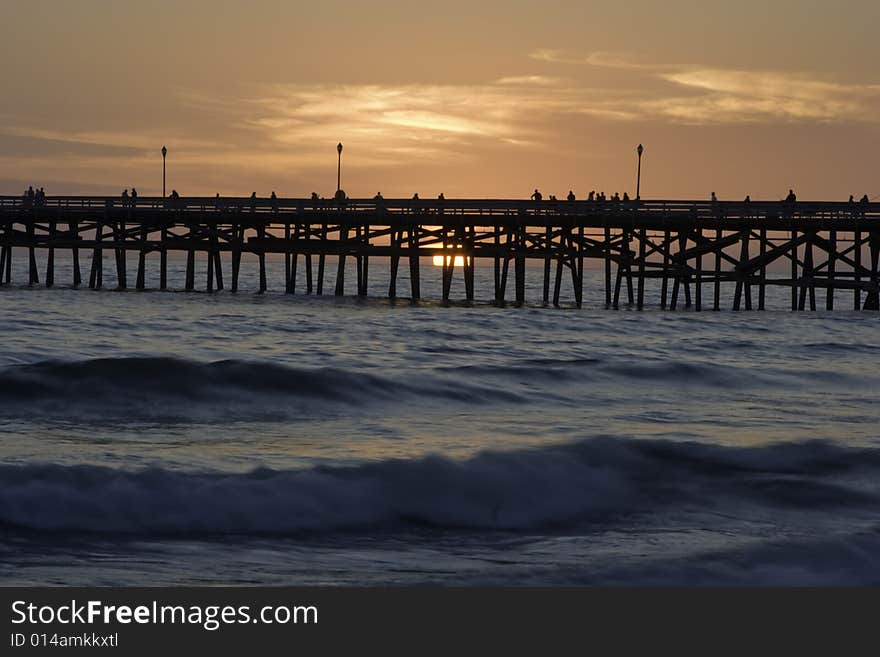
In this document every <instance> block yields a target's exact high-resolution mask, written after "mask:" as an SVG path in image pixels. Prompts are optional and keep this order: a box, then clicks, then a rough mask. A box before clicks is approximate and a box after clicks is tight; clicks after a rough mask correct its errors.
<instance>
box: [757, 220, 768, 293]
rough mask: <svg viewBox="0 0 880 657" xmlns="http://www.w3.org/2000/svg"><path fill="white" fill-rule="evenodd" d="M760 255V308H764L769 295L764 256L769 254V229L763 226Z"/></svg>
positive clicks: (760, 235)
mask: <svg viewBox="0 0 880 657" xmlns="http://www.w3.org/2000/svg"><path fill="white" fill-rule="evenodd" d="M758 242H759V244H758V251H759V253H758V255H759V257H760V258H761V263H762V264H761V267H760V268H759V269H758V310H764V305H765V301H766V297H767V264H766V263H765V262H764V257H765V256H766V255H767V229H766V228H761V232H760V234H759V237H758Z"/></svg>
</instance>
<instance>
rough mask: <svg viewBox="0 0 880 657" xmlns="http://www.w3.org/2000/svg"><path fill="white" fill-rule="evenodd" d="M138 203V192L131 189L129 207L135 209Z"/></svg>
mask: <svg viewBox="0 0 880 657" xmlns="http://www.w3.org/2000/svg"><path fill="white" fill-rule="evenodd" d="M137 202H138V190H137V189H136V188H134V187H132V188H131V207H133V208H134V207H137Z"/></svg>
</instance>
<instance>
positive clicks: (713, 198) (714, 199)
mask: <svg viewBox="0 0 880 657" xmlns="http://www.w3.org/2000/svg"><path fill="white" fill-rule="evenodd" d="M709 200H710V201H712V203H717V202H718V197H717V196H715V192H712V196H711V197H710V199H709Z"/></svg>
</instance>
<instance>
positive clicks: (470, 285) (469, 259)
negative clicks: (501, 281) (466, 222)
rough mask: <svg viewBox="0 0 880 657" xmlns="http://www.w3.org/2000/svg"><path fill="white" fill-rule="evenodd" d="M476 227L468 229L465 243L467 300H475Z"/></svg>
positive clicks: (465, 289)
mask: <svg viewBox="0 0 880 657" xmlns="http://www.w3.org/2000/svg"><path fill="white" fill-rule="evenodd" d="M475 233H476V228H475V227H474V226H471V227H470V228H469V229H468V231H467V236H466V238H465V243H464V256H463V257H464V294H465V299H467V301H469V302H472V301H473V300H474V267H475V264H474V256H473V250H474V240H475Z"/></svg>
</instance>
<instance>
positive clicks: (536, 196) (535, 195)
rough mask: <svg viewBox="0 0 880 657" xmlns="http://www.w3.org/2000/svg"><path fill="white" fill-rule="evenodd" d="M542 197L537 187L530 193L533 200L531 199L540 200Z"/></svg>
mask: <svg viewBox="0 0 880 657" xmlns="http://www.w3.org/2000/svg"><path fill="white" fill-rule="evenodd" d="M543 198H544V197H543V196H542V195H541V192H539V191H538V190H537V189H536V190H535V193H534V194H532V200H533V201H540V200H542V199H543Z"/></svg>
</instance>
